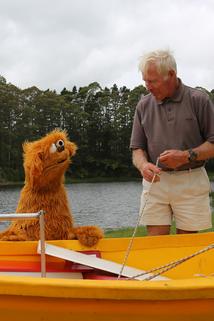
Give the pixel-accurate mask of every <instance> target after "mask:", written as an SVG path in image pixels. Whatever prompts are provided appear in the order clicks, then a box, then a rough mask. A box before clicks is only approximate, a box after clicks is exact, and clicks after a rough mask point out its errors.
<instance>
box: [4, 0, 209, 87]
mask: <svg viewBox="0 0 214 321" xmlns="http://www.w3.org/2000/svg"><path fill="white" fill-rule="evenodd" d="M0 22H1V27H0V44H1V45H0V75H2V76H4V77H5V78H6V80H7V82H10V83H12V84H14V85H16V86H18V87H20V88H22V89H24V88H28V87H30V86H33V85H35V86H37V87H38V88H40V89H41V90H45V89H47V88H49V89H56V90H57V91H61V90H62V89H63V88H64V87H66V88H67V89H72V87H73V86H74V85H76V86H77V87H80V86H87V85H89V84H90V83H91V82H94V81H97V82H99V84H100V85H101V86H102V87H105V86H107V87H111V86H112V85H113V84H114V83H116V84H117V85H118V87H121V86H126V87H128V88H130V89H132V88H134V87H135V86H138V85H140V84H141V75H140V73H139V71H138V62H139V57H140V56H141V55H142V54H143V53H145V52H147V51H150V50H154V49H170V50H171V51H172V52H173V53H174V56H175V58H176V60H177V65H178V75H179V77H181V78H182V80H183V82H184V83H185V84H187V85H190V86H193V87H196V86H202V87H204V88H206V89H208V90H211V89H213V88H214V0H5V1H3V0H0Z"/></svg>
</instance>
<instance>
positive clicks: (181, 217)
mask: <svg viewBox="0 0 214 321" xmlns="http://www.w3.org/2000/svg"><path fill="white" fill-rule="evenodd" d="M209 192H210V182H209V178H208V176H207V172H206V170H205V168H204V167H200V168H196V169H191V170H187V171H172V172H161V174H160V181H159V182H156V183H153V184H151V183H149V182H147V181H146V180H143V192H142V196H141V209H140V213H141V215H142V216H141V222H140V224H142V225H171V224H172V220H173V219H174V220H175V223H176V228H178V229H181V230H186V231H199V230H204V229H208V228H210V227H212V217H211V215H212V214H211V208H210V199H209Z"/></svg>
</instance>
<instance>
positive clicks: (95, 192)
mask: <svg viewBox="0 0 214 321" xmlns="http://www.w3.org/2000/svg"><path fill="white" fill-rule="evenodd" d="M211 186H212V190H213V188H214V184H213V182H212V183H211ZM66 189H67V192H68V198H69V203H70V206H71V209H72V212H73V216H74V220H75V223H76V224H77V225H99V226H100V227H102V228H104V229H108V228H115V229H116V228H120V227H127V226H135V225H136V223H137V219H138V213H139V204H140V195H141V192H142V185H141V182H140V181H138V182H113V183H90V184H89V183H87V184H86V183H81V184H69V185H66ZM20 190H21V188H20V187H7V188H3V187H2V188H0V213H14V212H15V210H16V206H17V203H18V199H19V194H20ZM4 226H5V224H4V223H3V222H1V221H0V228H3V227H4Z"/></svg>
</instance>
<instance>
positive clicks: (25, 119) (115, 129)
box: [0, 76, 214, 182]
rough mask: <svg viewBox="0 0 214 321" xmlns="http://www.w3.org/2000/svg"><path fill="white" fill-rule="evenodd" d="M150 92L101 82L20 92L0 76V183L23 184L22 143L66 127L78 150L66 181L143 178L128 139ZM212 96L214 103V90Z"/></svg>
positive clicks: (34, 88)
mask: <svg viewBox="0 0 214 321" xmlns="http://www.w3.org/2000/svg"><path fill="white" fill-rule="evenodd" d="M202 90H205V89H203V88H202ZM146 93H147V91H146V88H145V87H144V86H143V85H140V86H137V87H135V88H134V89H133V90H130V89H128V88H127V87H125V86H123V87H121V88H118V87H117V85H116V84H114V85H113V86H112V87H111V88H107V87H105V88H102V87H101V86H100V85H99V84H98V83H97V82H93V83H91V84H89V85H88V86H85V87H80V88H78V89H77V87H76V86H74V87H73V88H72V90H68V89H66V88H64V89H63V90H62V91H61V92H60V93H57V92H56V91H55V90H49V89H47V90H44V91H42V90H40V89H38V88H37V87H35V86H33V87H30V88H27V89H20V88H18V87H16V86H15V85H13V84H11V83H7V81H6V79H5V78H4V77H2V76H0V182H5V181H22V180H23V179H24V172H23V158H22V144H23V142H24V141H26V140H27V141H34V140H36V139H39V138H41V137H42V136H44V135H46V134H47V133H48V132H50V131H51V130H53V129H55V128H61V129H65V130H66V131H67V133H68V136H69V137H70V140H71V141H73V142H75V143H76V144H77V146H78V152H77V155H76V156H75V157H74V158H73V163H72V166H70V168H69V170H68V173H67V177H70V178H91V177H96V178H97V177H134V176H138V173H137V171H136V169H135V168H134V167H133V165H132V161H131V152H130V150H129V141H130V135H131V129H132V122H133V116H134V112H135V107H136V105H137V102H138V101H139V99H140V97H141V95H143V94H146ZM208 94H209V95H210V96H211V98H212V99H214V90H212V91H211V92H208ZM211 163H212V162H211ZM211 167H212V164H211Z"/></svg>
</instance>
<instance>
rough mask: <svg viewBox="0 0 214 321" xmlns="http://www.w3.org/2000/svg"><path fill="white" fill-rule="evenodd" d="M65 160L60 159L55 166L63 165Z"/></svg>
mask: <svg viewBox="0 0 214 321" xmlns="http://www.w3.org/2000/svg"><path fill="white" fill-rule="evenodd" d="M66 160H67V158H65V159H61V160H59V161H58V162H57V164H61V163H64V162H65V161H66Z"/></svg>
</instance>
